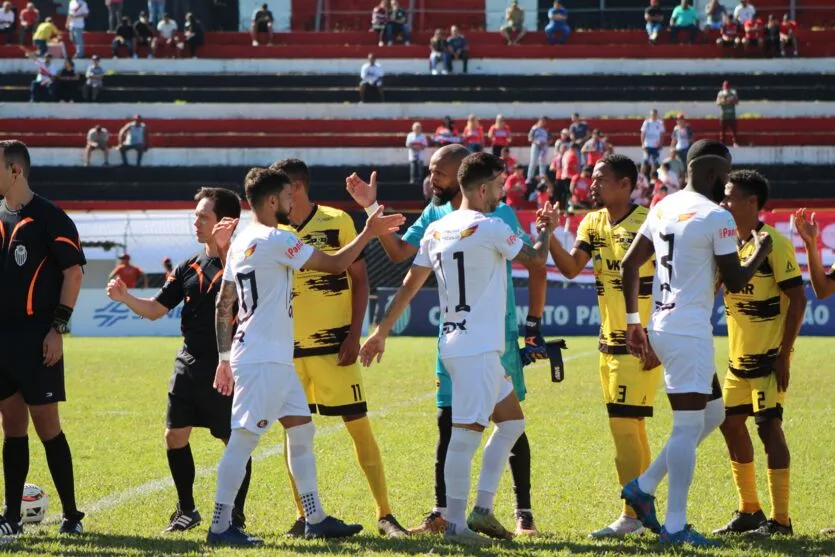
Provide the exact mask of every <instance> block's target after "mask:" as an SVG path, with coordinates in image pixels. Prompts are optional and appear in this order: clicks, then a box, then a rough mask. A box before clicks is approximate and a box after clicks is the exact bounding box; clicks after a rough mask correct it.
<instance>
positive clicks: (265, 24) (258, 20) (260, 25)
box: [250, 4, 275, 46]
mask: <svg viewBox="0 0 835 557" xmlns="http://www.w3.org/2000/svg"><path fill="white" fill-rule="evenodd" d="M274 21H275V19H274V18H273V13H272V12H271V11H270V9H269V7H268V6H267V4H261V7H260V8H258V9H257V10H255V12H254V13H253V14H252V27H251V29H250V32H251V33H252V46H258V44H259V43H258V35H259V34H266V35H267V44H273V22H274Z"/></svg>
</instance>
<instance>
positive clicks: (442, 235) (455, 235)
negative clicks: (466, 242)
mask: <svg viewBox="0 0 835 557" xmlns="http://www.w3.org/2000/svg"><path fill="white" fill-rule="evenodd" d="M476 230H478V225H477V224H474V225H473V226H471V227H469V228H466V229H464V230H460V231H459V230H433V231H432V238H433V239H434V240H463V239H464V238H468V237H470V236H472V235H473V234H475V231H476Z"/></svg>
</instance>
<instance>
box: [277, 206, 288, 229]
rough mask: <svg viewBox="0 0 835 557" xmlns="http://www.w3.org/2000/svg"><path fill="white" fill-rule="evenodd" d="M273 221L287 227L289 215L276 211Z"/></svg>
mask: <svg viewBox="0 0 835 557" xmlns="http://www.w3.org/2000/svg"><path fill="white" fill-rule="evenodd" d="M275 220H277V221H278V224H283V225H285V226H289V225H290V224H291V223H290V213H285V212H284V211H282V210H281V209H276V211H275Z"/></svg>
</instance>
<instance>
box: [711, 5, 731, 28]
mask: <svg viewBox="0 0 835 557" xmlns="http://www.w3.org/2000/svg"><path fill="white" fill-rule="evenodd" d="M727 13H728V11H727V10H726V9H725V6H723V5H722V2H720V1H719V0H710V2H708V3H707V5H706V6H705V28H707V29H711V30H713V31H718V30H719V29H720V28H721V27H722V22H723V21H724V20H725V14H727Z"/></svg>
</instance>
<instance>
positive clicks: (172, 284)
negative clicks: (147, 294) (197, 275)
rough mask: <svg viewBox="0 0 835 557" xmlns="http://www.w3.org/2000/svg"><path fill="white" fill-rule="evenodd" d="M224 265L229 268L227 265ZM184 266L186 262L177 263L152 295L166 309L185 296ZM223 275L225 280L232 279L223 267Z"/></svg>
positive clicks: (178, 302)
mask: <svg viewBox="0 0 835 557" xmlns="http://www.w3.org/2000/svg"><path fill="white" fill-rule="evenodd" d="M226 267H227V268H229V266H228V265H227V266H226ZM186 268H187V266H186V262H183V263H180V264H179V265H177V268H176V269H174V272H173V273H171V274H170V275H168V279H166V281H165V284H163V285H162V288H160V289H159V292H157V295H156V296H154V300H156V301H157V302H159V303H160V304H162V305H164V306H165V307H167V308H168V309H174V308H175V307H177V306H178V305H180V302H182V301H183V298H185V290H184V289H183V274H184V272H185V270H186ZM223 275H224V277H223V278H224V279H225V280H232V278H231V276H230V278H228V279H227V278H226V270H225V269H224V271H223ZM230 275H231V273H230Z"/></svg>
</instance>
